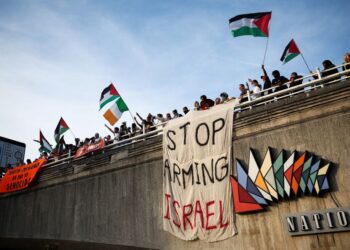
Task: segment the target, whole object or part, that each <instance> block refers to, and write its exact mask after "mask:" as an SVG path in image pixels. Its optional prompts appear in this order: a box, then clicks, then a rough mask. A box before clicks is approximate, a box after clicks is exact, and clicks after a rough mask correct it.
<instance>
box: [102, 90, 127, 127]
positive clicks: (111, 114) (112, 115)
mask: <svg viewBox="0 0 350 250" xmlns="http://www.w3.org/2000/svg"><path fill="white" fill-rule="evenodd" d="M128 110H129V109H128V106H126V104H125V102H124V100H123V99H122V98H121V97H119V98H118V99H117V101H116V102H114V103H113V105H112V106H111V107H110V108H109V109H108V110H107V111H106V112H105V113H104V114H103V116H104V118H106V120H107V121H108V122H109V123H110V124H111V125H112V126H113V125H114V124H115V123H116V122H117V121H118V120H119V119H120V117H121V116H122V114H123V112H124V111H128Z"/></svg>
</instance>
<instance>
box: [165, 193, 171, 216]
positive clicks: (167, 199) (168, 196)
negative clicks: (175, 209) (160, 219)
mask: <svg viewBox="0 0 350 250" xmlns="http://www.w3.org/2000/svg"><path fill="white" fill-rule="evenodd" d="M170 197H171V196H170V194H165V199H166V214H165V215H164V218H165V219H168V220H170V215H169V210H170V206H169V200H170Z"/></svg>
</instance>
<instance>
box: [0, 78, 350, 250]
mask: <svg viewBox="0 0 350 250" xmlns="http://www.w3.org/2000/svg"><path fill="white" fill-rule="evenodd" d="M349 131H350V84H349V82H347V83H344V82H343V83H339V84H337V85H333V86H330V87H326V88H324V89H321V90H318V91H312V92H310V93H308V94H301V95H298V96H295V97H292V98H288V99H286V100H280V101H278V102H273V103H270V104H267V105H264V106H263V107H257V108H254V109H252V110H249V111H244V112H240V113H237V114H236V117H235V121H234V138H233V155H234V158H239V159H241V160H242V161H243V163H245V164H247V163H248V157H249V148H253V149H254V151H255V152H256V153H257V156H258V159H259V160H260V162H261V159H262V158H263V157H264V154H265V152H266V149H267V147H271V148H272V149H273V152H274V153H275V154H277V153H278V152H279V151H280V150H282V149H286V150H289V151H290V152H291V151H293V150H298V151H305V150H307V151H309V152H312V153H314V154H316V155H318V156H320V157H322V158H323V159H326V160H329V161H332V162H333V163H334V167H333V168H332V170H331V171H332V172H331V174H330V176H331V180H330V183H331V185H332V192H330V193H327V194H325V195H323V196H322V197H313V196H301V197H298V198H296V199H291V200H284V201H281V202H278V203H275V204H274V205H273V206H269V207H268V208H267V209H266V211H265V212H260V213H255V214H247V215H237V216H236V226H237V229H238V234H237V235H236V236H234V237H232V238H230V239H228V240H225V241H221V242H216V243H206V242H204V241H198V240H197V241H192V242H185V241H182V240H179V239H177V238H175V237H174V236H172V235H170V234H169V233H167V232H164V231H163V230H162V145H161V141H162V138H161V137H155V138H152V139H149V140H146V141H144V142H140V143H136V144H134V145H129V146H126V147H124V148H120V149H116V150H113V151H112V152H106V153H105V154H104V155H96V156H95V157H91V158H90V159H86V160H82V161H77V162H73V163H67V164H64V165H60V166H58V167H56V168H50V169H49V168H48V169H45V168H44V169H43V171H42V173H41V174H40V176H39V179H38V180H39V181H38V183H37V184H36V185H35V186H33V187H32V188H30V189H28V190H25V191H22V192H17V193H13V194H7V195H2V196H1V197H0V209H1V210H0V211H1V212H0V238H1V239H0V245H1V246H3V247H10V246H12V247H18V248H21V249H26V248H31V249H44V243H43V242H45V244H46V245H47V242H51V243H52V244H53V245H54V246H55V247H56V248H55V249H68V248H74V249H79V248H80V249H88V247H87V246H96V248H98V249H127V247H128V246H130V247H141V248H152V249H191V250H195V249H201V250H202V249H257V248H259V249H316V248H317V249H319V248H322V249H346V248H350V237H349V236H350V233H349V232H345V233H330V234H322V235H312V236H299V237H290V236H289V235H288V234H287V232H286V231H285V229H284V228H283V225H282V217H281V216H282V215H283V214H286V213H291V212H293V213H294V212H295V213H297V212H306V211H310V210H317V209H323V208H333V207H337V206H344V207H349V206H350V185H348V183H349V180H350V169H349V168H350V166H349V159H350V158H349V155H348V154H349V153H350V151H349V146H350V139H349ZM50 176H51V177H50ZM38 239H39V240H41V241H36V240H38ZM33 241H34V243H33ZM26 242H32V245H30V244H26ZM70 242H73V243H70ZM55 244H56V245H55ZM99 244H101V245H99ZM33 246H35V247H34V248H33ZM84 246H85V247H84ZM98 246H99V247H98ZM102 246H103V247H104V248H103V247H102Z"/></svg>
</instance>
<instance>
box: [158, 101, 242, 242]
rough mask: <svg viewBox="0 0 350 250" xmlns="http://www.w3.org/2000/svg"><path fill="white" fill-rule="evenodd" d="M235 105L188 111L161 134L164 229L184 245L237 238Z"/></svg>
mask: <svg viewBox="0 0 350 250" xmlns="http://www.w3.org/2000/svg"><path fill="white" fill-rule="evenodd" d="M233 106H234V104H232V103H229V104H221V105H217V106H214V107H212V108H210V109H209V110H206V111H190V112H189V113H187V115H186V116H184V117H181V118H177V119H175V120H171V121H170V122H169V123H168V124H167V125H166V127H165V128H164V135H163V171H164V174H163V228H164V230H165V231H168V232H170V233H172V234H174V235H175V236H177V237H179V238H181V239H183V240H194V239H197V238H199V239H201V240H203V239H204V240H207V241H208V242H213V241H219V240H224V239H226V238H228V237H231V236H233V235H234V234H235V233H236V228H235V225H234V214H233V200H232V188H231V183H230V175H231V174H232V166H231V162H232V161H231V148H232V124H233Z"/></svg>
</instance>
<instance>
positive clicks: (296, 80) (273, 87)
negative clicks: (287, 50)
mask: <svg viewBox="0 0 350 250" xmlns="http://www.w3.org/2000/svg"><path fill="white" fill-rule="evenodd" d="M344 64H345V65H344V66H343V68H342V70H343V71H345V70H349V69H350V53H346V54H345V55H344ZM322 65H323V70H322V71H321V72H320V76H321V78H324V77H327V76H330V75H333V74H336V73H338V72H339V71H338V69H337V68H336V67H335V65H334V64H333V63H332V62H331V61H330V60H324V61H323V62H322ZM261 69H262V73H263V74H262V76H261V77H260V78H261V81H262V83H261V84H260V83H259V82H258V81H257V80H255V79H248V82H249V84H250V86H251V87H249V84H248V83H246V85H244V84H239V91H240V96H239V97H237V98H235V97H229V95H228V94H227V93H226V92H222V93H221V94H220V95H219V97H217V98H215V100H212V99H210V98H208V97H207V96H206V95H202V96H200V101H195V102H194V106H193V110H196V111H197V110H207V109H209V108H211V107H213V106H215V105H220V104H223V103H227V102H235V103H237V104H239V103H243V102H247V101H248V100H249V98H250V99H251V100H253V99H256V98H258V97H260V96H263V95H268V94H271V93H274V92H277V91H281V90H284V89H288V88H292V87H295V86H298V85H300V84H302V83H303V76H302V75H299V74H298V73H297V72H292V73H291V75H290V77H289V79H287V78H286V77H284V76H283V75H281V74H280V72H279V71H278V70H274V71H272V77H273V78H272V80H271V79H270V77H269V75H268V74H267V72H266V69H265V66H264V65H262V67H261ZM310 73H312V74H313V78H314V79H318V74H316V73H314V72H310ZM346 76H347V77H349V76H350V73H349V74H346ZM336 79H340V77H336ZM189 111H190V109H189V108H188V107H186V106H185V107H183V108H182V112H183V114H181V113H179V112H178V111H177V109H174V110H173V111H172V112H171V113H166V114H165V115H163V114H157V115H152V114H151V113H149V114H148V115H147V117H146V118H143V117H142V116H141V115H140V114H139V113H136V116H135V117H134V122H133V123H132V124H131V126H127V123H126V122H123V123H122V124H121V125H120V126H119V127H114V129H111V128H109V127H108V126H107V128H108V129H109V130H110V132H111V133H112V134H113V137H112V136H111V135H107V136H105V137H103V138H102V137H101V136H100V135H99V133H95V135H94V136H93V137H90V138H85V139H84V140H80V139H79V138H75V143H74V144H66V143H65V141H64V139H63V137H62V138H61V140H60V141H59V143H58V144H57V146H56V147H55V148H54V149H53V151H52V152H51V153H50V154H48V153H47V152H41V155H40V157H41V158H46V159H48V160H49V161H53V160H55V159H59V158H60V157H62V156H67V155H69V156H72V155H74V154H75V153H76V151H77V150H78V149H79V148H80V147H82V146H84V145H91V144H96V143H99V142H100V141H101V140H104V142H105V145H110V144H113V143H116V142H123V141H125V140H126V139H129V138H133V137H135V136H137V135H141V134H143V133H148V132H151V131H155V130H157V129H158V128H161V127H163V126H164V124H165V123H166V122H168V121H169V120H172V119H177V118H179V117H182V116H184V115H186V114H187V113H188V112H189ZM30 163H31V160H30V159H27V161H26V164H30ZM23 164H25V163H24V162H19V163H18V164H17V165H23ZM9 168H11V166H7V167H6V168H2V169H1V172H0V177H1V176H3V175H4V173H5V172H6V170H7V169H9Z"/></svg>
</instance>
